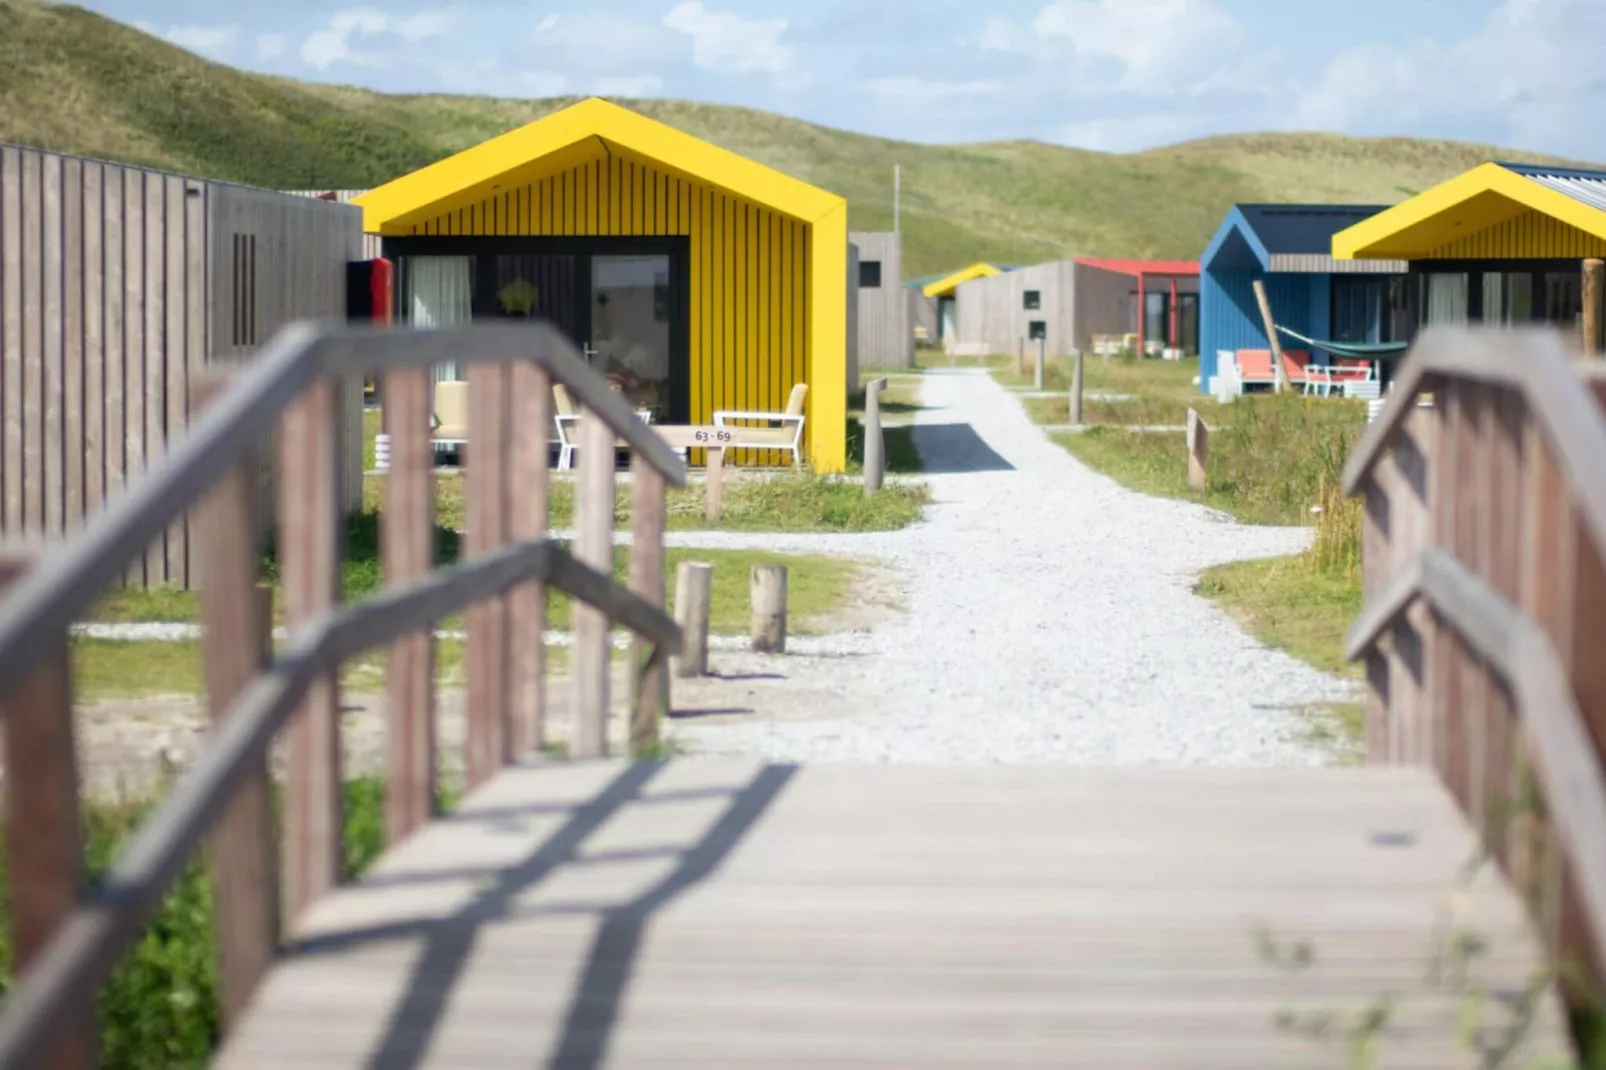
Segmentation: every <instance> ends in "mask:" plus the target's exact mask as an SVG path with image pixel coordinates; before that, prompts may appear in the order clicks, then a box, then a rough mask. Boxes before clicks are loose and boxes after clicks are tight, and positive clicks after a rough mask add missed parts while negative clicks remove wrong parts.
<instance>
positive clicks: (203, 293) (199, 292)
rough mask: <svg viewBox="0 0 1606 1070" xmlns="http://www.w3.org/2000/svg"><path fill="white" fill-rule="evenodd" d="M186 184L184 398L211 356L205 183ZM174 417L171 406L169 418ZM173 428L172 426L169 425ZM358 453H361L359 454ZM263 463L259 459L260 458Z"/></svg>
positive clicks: (186, 565) (194, 557)
mask: <svg viewBox="0 0 1606 1070" xmlns="http://www.w3.org/2000/svg"><path fill="white" fill-rule="evenodd" d="M181 185H183V186H184V195H183V196H184V207H183V213H182V214H183V219H184V234H183V267H184V275H183V279H184V285H183V290H182V294H183V315H184V362H183V366H182V368H181V371H182V379H183V382H182V386H181V387H180V388H179V390H178V394H177V399H176V400H178V401H183V400H184V399H185V398H186V397H187V396H188V385H189V384H190V383H193V382H196V381H197V380H198V378H199V377H200V375H201V374H202V372H203V370H204V369H205V367H206V362H207V359H208V356H209V355H208V352H207V348H208V347H207V340H206V310H207V296H208V295H207V289H208V287H207V274H206V187H205V186H204V185H203V184H202V183H200V182H196V183H193V190H192V188H191V187H192V184H191V183H189V182H188V181H185V182H182V183H181ZM171 418H172V414H171V410H170V411H169V419H171ZM179 423H180V425H181V426H184V427H188V426H189V412H188V409H187V408H186V409H185V410H184V411H183V412H181V413H180V414H179ZM169 430H170V431H171V426H170V427H169ZM359 456H361V455H360V454H359ZM258 464H259V465H260V461H258ZM180 523H181V524H183V526H184V528H185V529H186V530H185V534H184V539H183V547H184V560H183V562H182V566H183V569H184V576H185V581H186V582H187V583H188V584H189V585H190V586H192V587H193V586H194V585H195V583H196V578H197V576H198V575H199V574H200V565H199V560H198V557H199V555H198V552H197V550H196V547H195V540H194V538H193V537H192V535H191V533H190V532H189V530H188V529H189V527H190V526H191V521H190V519H189V518H188V517H184V518H182V519H181V521H180Z"/></svg>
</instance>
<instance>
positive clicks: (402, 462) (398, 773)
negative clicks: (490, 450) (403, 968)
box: [379, 368, 436, 843]
mask: <svg viewBox="0 0 1606 1070" xmlns="http://www.w3.org/2000/svg"><path fill="white" fill-rule="evenodd" d="M383 383H384V390H385V398H386V409H385V411H386V414H387V415H386V417H385V418H386V419H387V420H388V421H389V422H390V427H391V458H390V464H391V467H390V471H389V472H388V473H386V475H385V483H384V499H383V507H382V508H381V510H380V513H379V553H380V558H381V561H382V564H383V567H384V574H385V584H386V585H387V586H390V587H399V586H401V585H402V584H406V583H411V582H412V581H414V580H418V579H422V578H423V577H424V576H427V575H428V574H429V572H430V570H431V569H432V568H434V567H435V471H434V468H435V457H434V452H435V451H434V447H433V446H432V445H431V444H430V441H429V418H430V381H429V369H428V368H404V369H400V370H397V371H392V372H387V373H386V374H385V376H384V379H383ZM385 716H386V722H387V723H386V726H385V767H386V774H387V775H386V781H385V834H386V839H387V841H388V842H390V843H396V842H399V841H400V840H403V839H406V838H407V837H408V836H410V835H412V833H413V832H414V831H416V830H417V829H418V828H419V827H421V826H422V825H423V824H424V823H425V822H426V821H428V820H429V819H430V817H431V815H433V814H434V812H435V776H436V770H435V635H434V632H433V631H431V630H429V629H425V630H423V631H420V632H416V633H414V634H413V635H407V636H403V637H402V638H400V639H398V640H396V642H394V643H392V644H391V647H390V658H389V660H388V662H387V663H386V666H385Z"/></svg>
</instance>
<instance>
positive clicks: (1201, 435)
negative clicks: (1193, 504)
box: [1188, 409, 1210, 494]
mask: <svg viewBox="0 0 1606 1070" xmlns="http://www.w3.org/2000/svg"><path fill="white" fill-rule="evenodd" d="M1209 452H1210V429H1209V428H1208V427H1206V426H1205V422H1204V417H1202V416H1200V415H1199V413H1198V412H1197V411H1196V410H1194V409H1189V410H1188V489H1189V490H1192V491H1195V492H1197V493H1199V494H1203V493H1204V489H1205V461H1206V458H1207V456H1208V454H1209Z"/></svg>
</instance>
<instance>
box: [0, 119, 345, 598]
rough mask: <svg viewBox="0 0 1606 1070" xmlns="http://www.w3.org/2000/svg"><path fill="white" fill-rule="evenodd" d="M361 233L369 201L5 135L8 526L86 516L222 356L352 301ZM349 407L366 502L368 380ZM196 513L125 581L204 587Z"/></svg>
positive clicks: (30, 530)
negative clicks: (310, 197) (356, 204)
mask: <svg viewBox="0 0 1606 1070" xmlns="http://www.w3.org/2000/svg"><path fill="white" fill-rule="evenodd" d="M360 237H361V219H360V213H358V212H357V211H356V210H355V209H351V208H347V207H343V206H339V205H332V204H327V203H309V202H307V201H305V200H304V199H301V198H294V197H290V196H287V195H283V194H277V193H271V192H268V191H263V190H253V189H248V188H246V187H241V186H234V185H229V184H226V183H216V182H208V181H204V180H200V179H195V178H187V177H185V176H182V175H176V174H170V173H167V172H162V171H155V170H151V169H147V168H140V167H130V166H124V165H121V164H115V163H109V162H105V161H101V160H93V159H85V158H81V157H76V156H66V155H62V154H58V153H51V152H43V151H39V150H35V149H29V148H24V147H20V146H14V145H0V535H3V536H6V537H17V536H23V535H26V536H38V535H42V536H46V537H51V538H54V537H59V536H62V535H65V534H66V533H68V532H70V531H72V530H74V529H75V528H77V527H78V526H80V525H81V524H82V523H83V522H84V520H85V519H86V518H87V517H89V516H91V515H93V514H94V513H95V512H96V511H98V510H99V509H100V508H101V507H102V506H103V505H104V504H105V502H106V501H107V500H108V498H110V497H112V496H115V495H116V494H117V493H118V492H119V491H121V489H122V488H123V487H124V486H125V485H126V484H127V483H128V481H129V480H130V479H132V478H135V477H137V476H138V475H139V473H140V472H142V471H143V470H144V469H145V468H146V467H147V466H148V465H150V464H151V463H153V462H154V461H155V460H156V459H157V458H159V457H160V456H161V455H162V453H163V452H164V450H165V449H166V448H167V444H168V443H169V442H170V441H171V440H172V438H173V437H174V436H175V435H176V434H177V433H179V432H180V431H181V430H182V429H183V428H184V426H185V424H186V423H187V421H188V416H189V407H188V397H189V390H190V384H191V382H192V381H193V380H195V379H196V377H197V376H198V374H199V371H200V369H201V368H203V367H204V366H205V365H206V363H207V362H208V361H210V360H211V359H213V358H214V357H216V356H222V355H231V354H233V355H244V354H247V353H249V352H250V351H251V350H253V349H254V348H255V346H256V344H258V343H260V342H261V341H264V340H265V339H266V337H267V335H268V334H270V333H272V332H273V331H274V330H277V329H278V327H280V326H281V325H283V324H284V323H286V322H288V321H289V320H291V319H295V318H303V317H325V316H333V317H341V316H344V314H345V263H346V261H348V260H352V259H356V258H357V257H358V256H359V255H360V251H361V245H360ZM242 272H243V273H242ZM242 287H244V289H242ZM243 327H244V328H249V329H248V330H246V331H245V332H244V333H243V334H242V328H243ZM345 420H346V431H345V435H346V442H347V449H348V450H349V451H350V453H351V460H350V463H349V467H348V471H347V473H346V475H345V476H343V477H342V479H343V488H344V489H343V500H344V502H345V504H346V506H347V507H348V508H357V507H358V506H359V505H360V504H361V448H362V439H361V433H362V432H361V396H360V393H359V394H357V395H356V396H354V397H352V398H351V399H350V400H349V402H348V411H347V414H346V417H345ZM260 455H261V456H262V457H263V460H264V464H263V478H262V481H261V492H262V495H263V505H264V507H265V509H266V510H267V511H266V512H264V514H263V515H264V516H270V515H271V506H272V492H271V491H272V484H271V478H272V477H271V457H272V451H271V450H269V449H264V450H263V451H261V453H260ZM191 525H192V521H191V519H190V518H187V517H179V518H177V519H175V520H174V521H173V523H172V524H171V525H170V526H169V527H168V528H167V530H166V531H164V532H162V533H161V534H160V535H159V536H158V537H157V538H156V539H155V540H153V542H152V543H151V545H150V547H148V548H147V550H146V552H145V553H144V554H143V555H142V556H141V558H140V559H139V560H138V561H135V562H134V563H133V564H131V565H130V567H129V569H128V572H127V574H126V576H125V579H126V580H127V581H128V582H131V583H135V584H150V585H158V584H167V583H176V584H181V585H190V586H193V585H194V584H195V583H196V581H197V579H198V569H197V568H196V561H195V557H194V553H193V549H192V546H191V530H190V529H191Z"/></svg>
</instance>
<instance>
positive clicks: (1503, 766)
mask: <svg viewBox="0 0 1606 1070" xmlns="http://www.w3.org/2000/svg"><path fill="white" fill-rule="evenodd" d="M1490 417H1491V418H1490V424H1489V434H1490V435H1491V436H1492V437H1493V442H1492V445H1491V449H1492V451H1493V453H1492V457H1491V461H1490V465H1489V500H1490V513H1491V515H1490V517H1489V531H1490V536H1489V581H1490V584H1491V585H1492V586H1493V588H1494V589H1495V590H1496V591H1498V592H1499V593H1500V594H1502V595H1504V596H1505V597H1506V598H1507V599H1509V600H1510V601H1511V602H1512V604H1513V605H1516V604H1519V600H1520V597H1521V595H1520V591H1519V582H1520V580H1519V574H1520V569H1521V557H1520V555H1521V552H1522V546H1521V540H1522V428H1523V420H1524V417H1525V406H1524V403H1523V401H1522V399H1521V398H1520V397H1519V396H1517V395H1516V394H1514V393H1512V392H1510V391H1502V392H1500V394H1499V398H1498V401H1497V402H1496V404H1495V407H1494V410H1493V412H1491V414H1490ZM1488 695H1489V732H1488V739H1487V747H1486V751H1485V769H1486V771H1487V772H1486V776H1485V780H1484V784H1485V788H1484V794H1485V803H1484V811H1483V812H1484V822H1483V832H1484V836H1485V838H1486V842H1487V843H1488V844H1489V846H1490V847H1491V848H1492V850H1493V851H1494V854H1495V857H1496V858H1497V859H1498V860H1499V861H1500V863H1501V865H1502V866H1508V865H1509V861H1510V853H1509V850H1508V846H1509V837H1508V834H1507V831H1508V829H1509V827H1510V824H1511V820H1512V805H1513V803H1514V801H1515V800H1516V799H1517V798H1518V796H1519V795H1520V790H1521V785H1520V783H1519V769H1518V750H1517V742H1516V740H1517V737H1518V735H1519V733H1518V725H1517V723H1516V721H1515V714H1516V710H1515V708H1514V706H1513V704H1512V700H1511V694H1510V691H1509V690H1508V688H1507V687H1506V686H1505V684H1504V683H1503V682H1501V681H1498V680H1496V681H1492V682H1491V684H1490V686H1489V691H1488Z"/></svg>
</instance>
